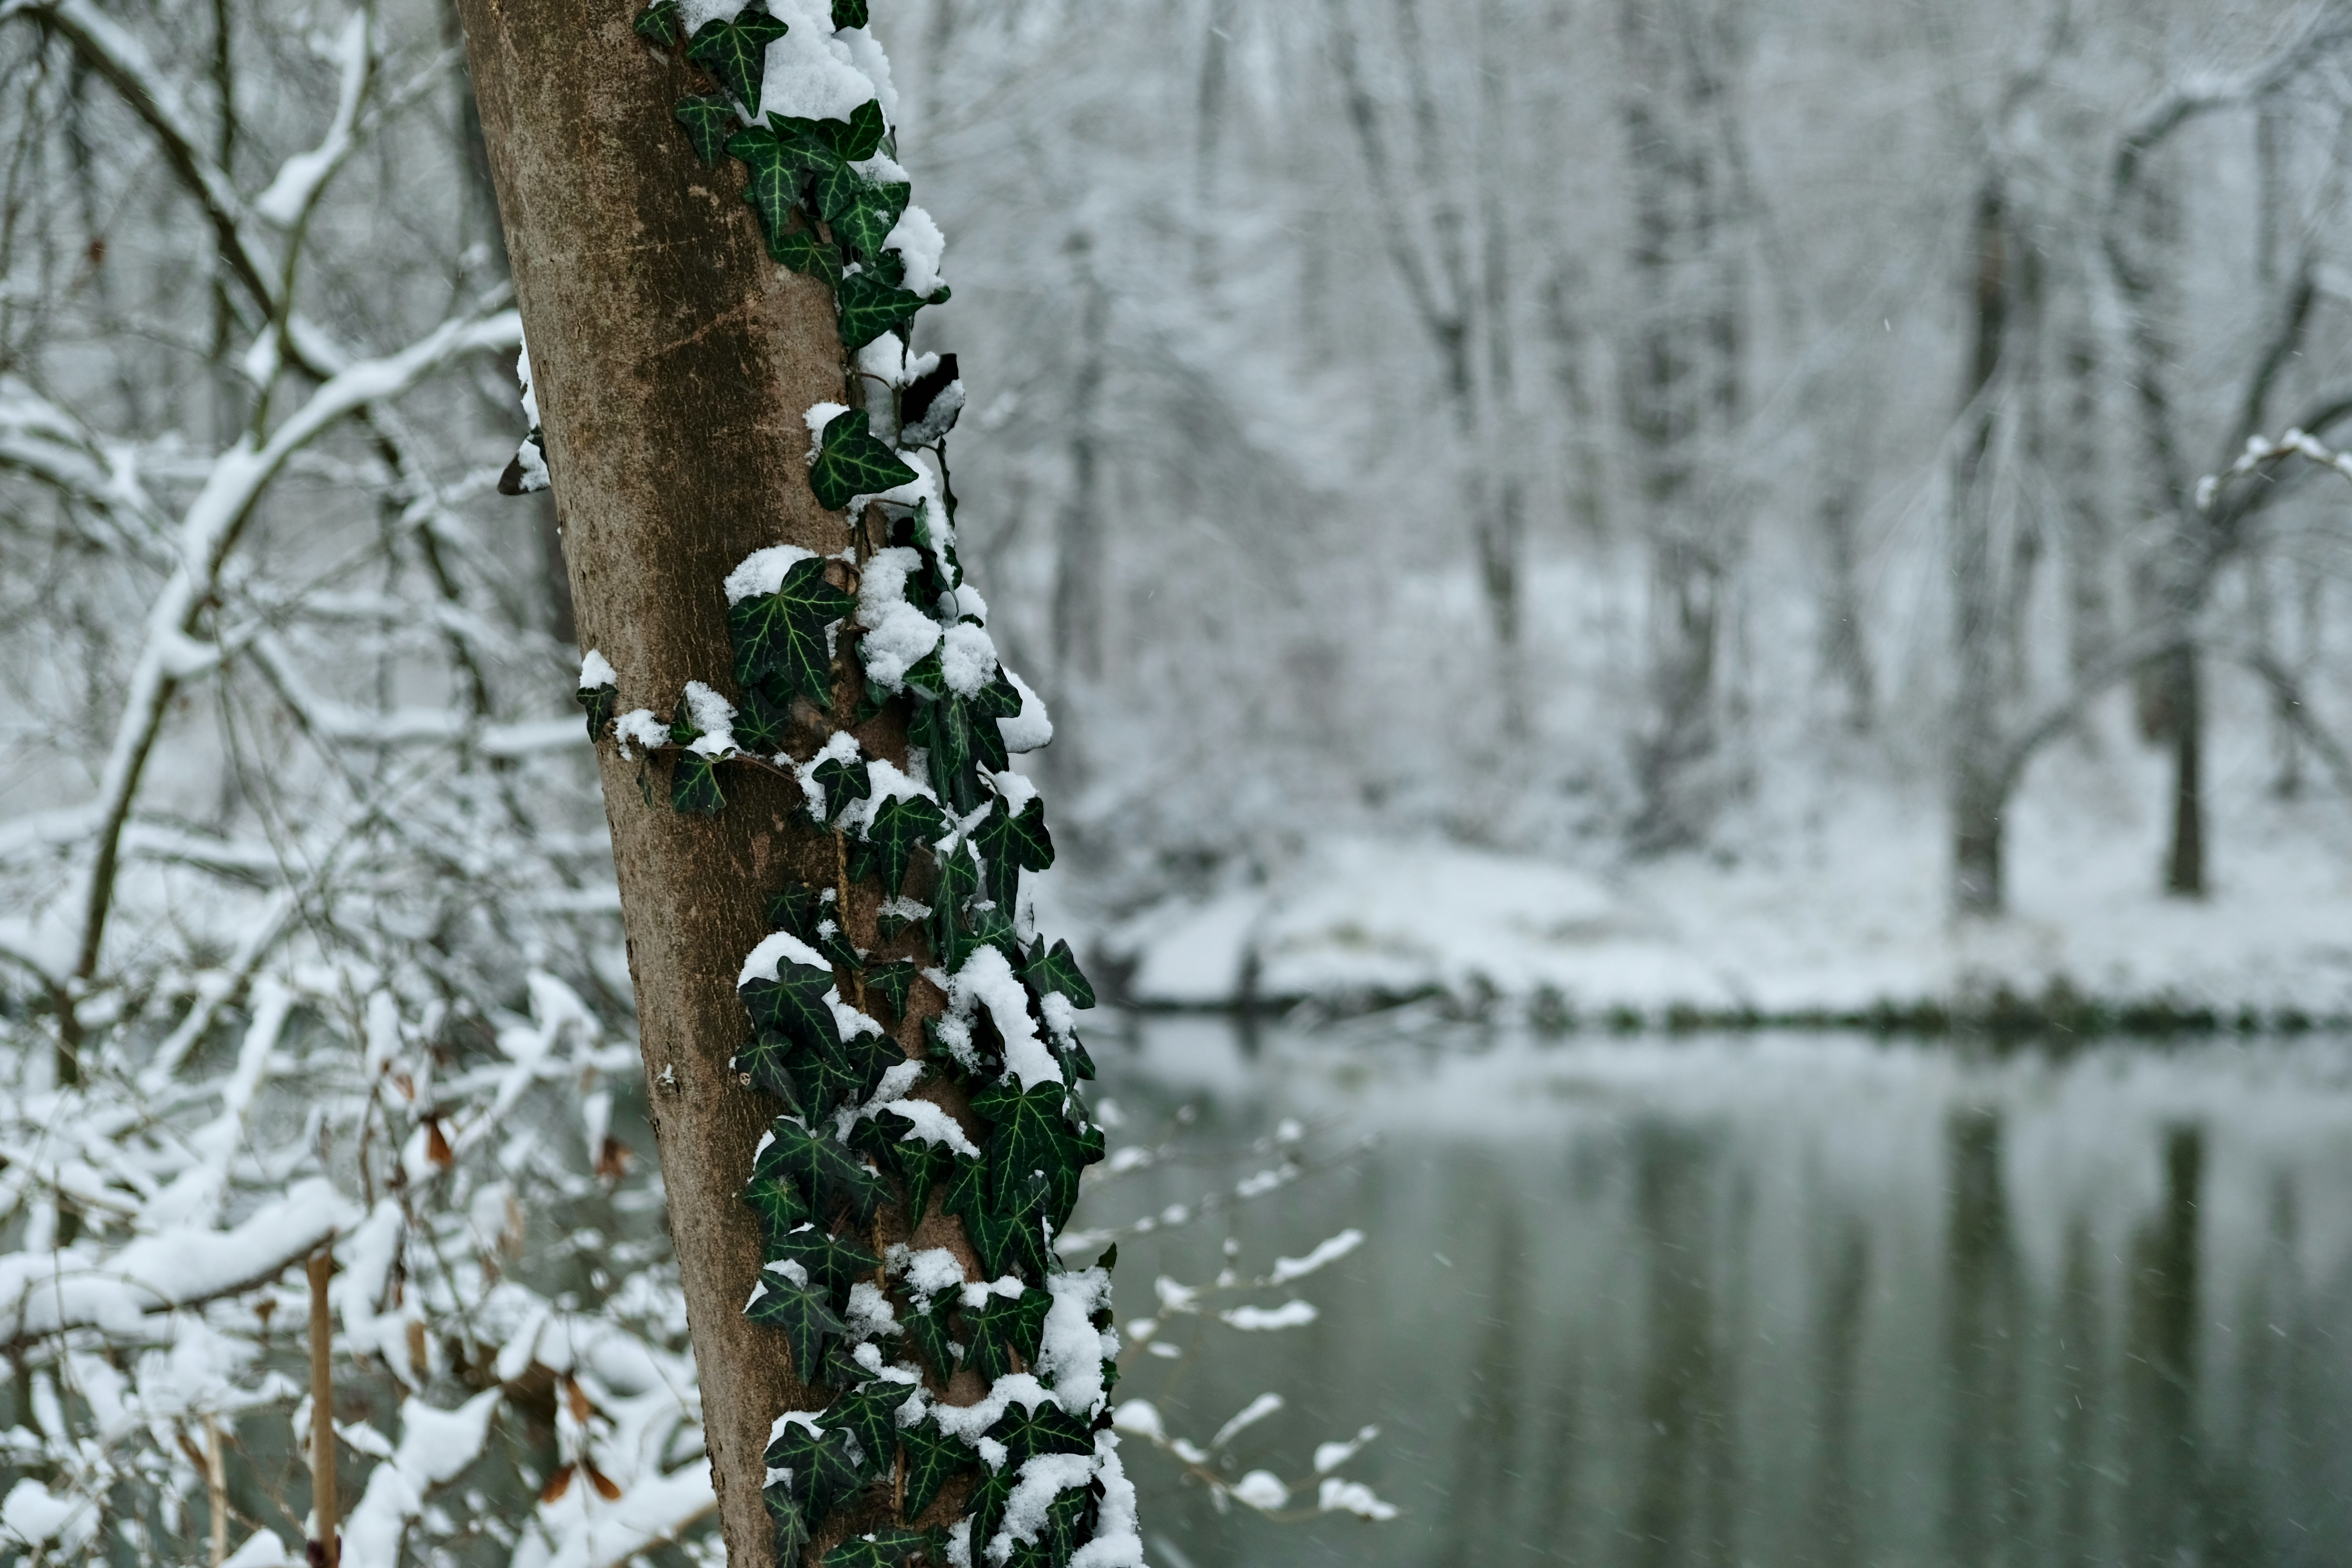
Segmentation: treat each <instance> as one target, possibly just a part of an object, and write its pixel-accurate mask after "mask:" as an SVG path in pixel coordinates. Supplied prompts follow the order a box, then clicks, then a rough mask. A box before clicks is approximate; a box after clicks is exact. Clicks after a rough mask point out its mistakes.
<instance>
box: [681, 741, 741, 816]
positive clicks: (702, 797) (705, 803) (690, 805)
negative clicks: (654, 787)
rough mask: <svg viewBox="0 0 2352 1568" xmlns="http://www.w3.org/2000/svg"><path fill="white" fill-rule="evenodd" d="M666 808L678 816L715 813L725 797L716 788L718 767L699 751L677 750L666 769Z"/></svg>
mask: <svg viewBox="0 0 2352 1568" xmlns="http://www.w3.org/2000/svg"><path fill="white" fill-rule="evenodd" d="M669 804H670V809H671V810H673V811H675V812H677V814H678V815H680V816H718V815H719V807H721V806H723V805H726V804H727V797H726V795H723V794H721V793H720V791H719V769H718V768H717V767H716V766H714V765H713V764H712V763H711V761H710V759H709V757H706V756H704V755H703V754H702V753H701V752H679V753H678V757H677V762H676V763H673V764H672V765H671V767H670V770H669Z"/></svg>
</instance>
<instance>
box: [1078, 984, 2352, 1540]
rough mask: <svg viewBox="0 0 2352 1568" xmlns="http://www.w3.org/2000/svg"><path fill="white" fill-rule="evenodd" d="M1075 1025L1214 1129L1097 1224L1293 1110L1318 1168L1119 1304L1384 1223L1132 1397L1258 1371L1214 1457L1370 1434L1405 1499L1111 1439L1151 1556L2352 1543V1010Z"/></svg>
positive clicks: (1168, 1395)
mask: <svg viewBox="0 0 2352 1568" xmlns="http://www.w3.org/2000/svg"><path fill="white" fill-rule="evenodd" d="M1098 1035H1099V1038H1098V1042H1097V1046H1096V1054H1097V1058H1098V1059H1099V1060H1100V1063H1101V1069H1102V1087H1103V1089H1104V1090H1105V1091H1106V1092H1107V1093H1108V1094H1109V1095H1110V1096H1111V1097H1112V1098H1113V1099H1114V1100H1115V1101H1116V1102H1117V1104H1118V1108H1119V1109H1120V1110H1122V1111H1123V1112H1124V1113H1125V1117H1126V1124H1125V1125H1124V1126H1123V1127H1122V1128H1121V1129H1120V1130H1119V1131H1118V1132H1116V1133H1114V1134H1113V1137H1112V1145H1113V1147H1114V1149H1116V1148H1117V1147H1118V1145H1119V1144H1120V1143H1122V1142H1138V1141H1150V1140H1152V1139H1154V1138H1156V1137H1157V1136H1158V1135H1159V1134H1160V1131H1161V1130H1162V1129H1163V1128H1164V1127H1165V1126H1166V1125H1167V1124H1168V1120H1169V1119H1170V1118H1171V1116H1173V1115H1174V1114H1175V1113H1177V1112H1178V1111H1179V1110H1180V1109H1181V1108H1182V1107H1187V1106H1190V1107H1194V1108H1196V1110H1195V1111H1194V1112H1193V1115H1194V1120H1192V1121H1191V1122H1190V1123H1189V1124H1188V1125H1186V1126H1184V1127H1183V1128H1182V1129H1181V1132H1180V1133H1179V1141H1180V1142H1181V1144H1182V1145H1183V1146H1184V1147H1186V1148H1188V1149H1190V1150H1191V1151H1192V1153H1193V1155H1194V1158H1192V1160H1191V1161H1190V1162H1189V1163H1171V1164H1167V1165H1161V1166H1158V1167H1155V1168H1150V1169H1146V1170H1140V1171H1136V1172H1132V1173H1129V1174H1127V1175H1125V1176H1120V1177H1117V1178H1115V1179H1112V1180H1110V1181H1108V1182H1105V1183H1104V1184H1101V1185H1100V1187H1099V1188H1097V1189H1096V1190H1095V1191H1094V1192H1092V1193H1091V1194H1090V1195H1089V1196H1088V1198H1087V1202H1086V1206H1085V1208H1084V1209H1083V1210H1082V1211H1081V1214H1080V1216H1079V1219H1080V1223H1082V1224H1086V1225H1092V1226H1108V1225H1114V1224H1118V1223H1120V1222H1123V1221H1127V1220H1131V1219H1133V1218H1135V1217H1137V1216H1139V1215H1148V1214H1157V1213H1159V1212H1160V1211H1161V1210H1162V1209H1163V1208H1165V1207H1166V1206H1167V1205H1171V1204H1182V1205H1186V1206H1187V1207H1188V1208H1191V1209H1193V1210H1197V1209H1198V1208H1199V1207H1200V1200H1201V1199H1202V1197H1203V1195H1205V1194H1215V1193H1219V1192H1224V1191H1229V1190H1230V1189H1231V1188H1232V1186H1233V1185H1234V1183H1235V1182H1236V1181H1238V1180H1239V1179H1241V1178H1243V1177H1245V1176H1247V1175H1248V1174H1250V1173H1253V1172H1255V1171H1258V1170H1262V1169H1265V1168H1266V1167H1267V1166H1268V1164H1269V1163H1271V1162H1270V1161H1269V1159H1268V1157H1267V1156H1266V1155H1265V1153H1264V1152H1252V1150H1251V1145H1252V1144H1253V1142H1259V1141H1263V1140H1265V1139H1268V1138H1269V1137H1271V1136H1272V1135H1273V1134H1274V1133H1275V1132H1276V1129H1277V1128H1278V1127H1279V1124H1280V1123H1281V1121H1283V1120H1284V1119H1286V1118H1295V1119H1297V1120H1298V1121H1301V1122H1303V1123H1304V1124H1305V1125H1306V1126H1307V1130H1308V1131H1307V1139H1306V1145H1305V1146H1306V1147H1307V1148H1308V1149H1309V1150H1311V1151H1314V1152H1316V1155H1317V1157H1318V1160H1321V1161H1322V1162H1324V1163H1325V1168H1322V1169H1320V1170H1318V1171H1313V1172H1310V1173H1308V1174H1307V1175H1306V1176H1304V1177H1302V1178H1301V1179H1300V1180H1299V1181H1297V1183H1295V1184H1291V1185H1289V1186H1286V1187H1285V1188H1283V1189H1282V1190H1280V1191H1278V1192H1275V1193H1273V1194H1270V1195H1267V1196H1264V1197H1260V1198H1258V1199H1256V1200H1255V1201H1254V1202H1251V1203H1248V1204H1245V1205H1241V1206H1240V1207H1238V1208H1237V1209H1236V1210H1234V1212H1232V1213H1231V1214H1229V1215H1213V1216H1211V1217H1208V1218H1205V1219H1203V1218H1194V1219H1192V1221H1191V1222H1190V1223H1188V1224H1183V1225H1179V1226H1162V1227H1160V1228H1158V1229H1155V1230H1154V1231H1153V1232H1151V1233H1150V1234H1148V1235H1144V1236H1140V1237H1134V1236H1130V1237H1129V1238H1128V1239H1126V1240H1124V1241H1123V1242H1122V1243H1121V1246H1120V1254H1121V1262H1120V1264H1119V1267H1118V1287H1119V1298H1120V1316H1121V1318H1122V1319H1123V1320H1125V1319H1130V1318H1133V1317H1134V1316H1136V1315H1138V1314H1139V1313H1142V1312H1145V1311H1148V1310H1150V1307H1151V1305H1152V1300H1153V1298H1152V1280H1153V1279H1154V1277H1155V1276H1156V1275H1159V1274H1161V1273H1166V1274H1169V1275H1172V1276H1174V1277H1176V1278H1177V1279H1181V1280H1184V1281H1187V1282H1194V1283H1197V1282H1200V1281H1202V1280H1204V1279H1208V1278H1210V1277H1212V1276H1213V1275H1214V1274H1215V1273H1216V1272H1217V1269H1218V1268H1219V1267H1220V1264H1221V1248H1222V1244H1223V1242H1224V1240H1225V1238H1226V1237H1228V1236H1231V1237H1233V1238H1234V1240H1236V1241H1237V1242H1238V1243H1239V1244H1240V1250H1239V1255H1238V1259H1237V1261H1238V1264H1239V1267H1240V1268H1242V1269H1243V1270H1244V1271H1248V1272H1258V1271H1263V1269H1264V1268H1265V1267H1266V1266H1267V1265H1268V1264H1270V1262H1271V1260H1272V1259H1273V1258H1275V1257H1276V1256H1277V1255H1284V1254H1286V1255H1290V1256H1297V1255H1299V1254H1302V1253H1304V1252H1305V1251H1307V1249H1308V1248H1309V1247H1312V1246H1313V1245H1314V1244H1315V1243H1316V1242H1318V1241H1319V1240H1321V1239H1322V1238H1324V1237H1328V1236H1329V1235H1331V1234H1333V1233H1335V1232H1338V1231H1340V1230H1342V1229H1344V1228H1347V1227H1349V1226H1356V1227H1360V1228H1361V1229H1362V1230H1363V1231H1364V1232H1365V1233H1366V1235H1367V1237H1368V1239H1367V1241H1366V1242H1365V1244H1364V1245H1363V1246H1362V1247H1360V1249H1358V1250H1357V1251H1356V1252H1354V1253H1353V1254H1352V1255H1350V1256H1349V1257H1348V1258H1345V1259H1343V1260H1342V1261H1340V1262H1339V1263H1338V1264H1335V1265H1334V1266H1332V1267H1331V1268H1328V1269H1327V1270H1325V1271H1324V1272H1323V1273H1321V1274H1319V1275H1317V1276H1315V1277H1313V1278H1311V1279H1306V1280H1303V1281H1301V1282H1299V1283H1298V1284H1297V1286H1296V1287H1293V1288H1291V1289H1277V1290H1273V1291H1265V1292H1260V1293H1258V1294H1257V1295H1255V1297H1250V1298H1244V1299H1248V1300H1258V1301H1262V1302H1265V1303H1267V1304H1274V1303H1278V1302H1280V1301H1282V1300H1286V1299H1287V1298H1289V1297H1291V1296H1294V1295H1296V1296H1299V1297H1303V1298H1305V1299H1307V1300H1311V1301H1313V1302H1315V1303H1317V1304H1318V1306H1319V1307H1320V1308H1321V1309H1322V1315H1321V1318H1320V1320H1319V1321H1317V1322H1316V1323H1314V1324H1313V1325H1312V1326H1310V1327H1307V1328H1306V1329H1303V1330H1297V1331H1288V1332H1280V1333H1257V1334H1244V1333H1237V1332H1234V1331H1231V1330H1228V1329H1225V1328H1223V1326H1222V1325H1217V1324H1207V1325H1205V1326H1203V1327H1202V1329H1201V1330H1200V1331H1199V1334H1198V1341H1197V1342H1198V1344H1199V1347H1200V1349H1199V1351H1198V1352H1196V1353H1194V1354H1192V1355H1189V1356H1187V1357H1186V1358H1184V1359H1182V1360H1181V1361H1178V1360H1165V1361H1162V1360H1155V1359H1150V1358H1146V1359H1144V1360H1142V1361H1140V1362H1139V1363H1137V1364H1135V1365H1134V1367H1133V1370H1132V1371H1131V1373H1130V1375H1129V1380H1128V1382H1127V1383H1126V1384H1123V1385H1122V1387H1121V1389H1120V1391H1119V1392H1120V1394H1122V1395H1141V1396H1144V1397H1148V1398H1150V1399H1151V1400H1152V1402H1153V1403H1154V1404H1155V1405H1158V1406H1159V1407H1160V1409H1161V1410H1162V1411H1163V1412H1164V1413H1165V1414H1166V1417H1167V1423H1168V1426H1169V1427H1170V1429H1171V1431H1172V1432H1179V1433H1181V1434H1183V1435H1185V1436H1190V1437H1192V1438H1193V1439H1194V1440H1195V1441H1198V1442H1202V1443H1205V1442H1206V1441H1207V1439H1208V1436H1209V1434H1211V1433H1212V1432H1213V1431H1214V1430H1215V1429H1216V1427H1217V1426H1219V1425H1221V1424H1222V1423H1223V1422H1224V1421H1225V1420H1226V1418H1227V1417H1229V1416H1231V1415H1234V1413H1235V1412H1237V1411H1239V1410H1240V1409H1241V1408H1242V1407H1243V1406H1244V1405H1246V1404H1247V1403H1248V1402H1249V1401H1250V1400H1251V1399H1253V1398H1254V1397H1255V1396H1256V1395H1258V1394H1262V1393H1265V1392H1268V1391H1271V1392H1275V1393H1278V1394H1282V1395H1283V1396H1284V1398H1285V1399H1286V1402H1287V1404H1286V1408H1285V1409H1284V1410H1282V1411H1281V1412H1280V1413H1279V1414H1277V1415H1274V1416H1273V1417H1271V1418H1269V1419H1266V1420H1265V1421H1263V1422H1260V1423H1258V1424H1256V1425H1255V1426H1251V1427H1249V1429H1248V1430H1247V1431H1246V1432H1244V1434H1243V1435H1242V1436H1240V1437H1238V1438H1237V1439H1236V1440H1235V1441H1234V1444H1233V1445H1232V1452H1231V1453H1230V1454H1226V1455H1222V1456H1220V1457H1219V1458H1218V1460H1217V1461H1216V1463H1217V1466H1218V1468H1219V1469H1220V1472H1221V1473H1223V1474H1225V1475H1227V1476H1228V1477H1229V1478H1238V1477H1239V1476H1240V1475H1242V1474H1243V1473H1244V1472H1246V1471H1248V1470H1251V1469H1256V1468H1265V1469H1267V1470H1269V1471H1272V1472H1273V1473H1275V1474H1276V1475H1277V1476H1278V1477H1280V1478H1281V1479H1285V1480H1286V1481H1292V1482H1297V1481H1298V1480H1301V1479H1307V1477H1308V1472H1309V1468H1310V1467H1309V1458H1308V1457H1309V1455H1310V1454H1311V1452H1312V1449H1313V1447H1314V1446H1315V1445H1316V1444H1318V1443H1319V1442H1324V1441H1328V1440H1331V1439H1335V1438H1340V1437H1345V1436H1349V1435H1350V1434H1352V1433H1353V1432H1354V1431H1355V1430H1356V1429H1357V1428H1358V1427H1359V1426H1362V1425H1364V1424H1366V1423H1377V1424H1378V1425H1379V1426H1381V1428H1382V1436H1381V1438H1380V1439H1379V1440H1378V1441H1377V1442H1376V1443H1374V1444H1373V1445H1372V1446H1371V1447H1370V1448H1368V1449H1367V1450H1366V1451H1365V1453H1364V1455H1363V1456H1362V1457H1361V1458H1359V1459H1357V1460H1355V1461H1354V1462H1353V1463H1351V1464H1350V1465H1349V1466H1348V1467H1346V1468H1345V1470H1344V1471H1343V1472H1342V1473H1344V1474H1347V1475H1349V1476H1353V1477H1356V1478H1359V1479H1362V1480H1365V1481H1367V1482H1369V1483H1370V1485H1371V1486H1372V1487H1373V1489H1375V1490H1376V1491H1378V1492H1379V1493H1380V1495H1381V1496H1382V1497H1383V1498H1385V1499H1387V1500H1390V1501H1391V1502H1393V1503H1395V1504H1397V1505H1399V1506H1400V1507H1401V1508H1402V1509H1403V1510H1404V1514H1403V1517H1402V1518H1400V1519H1398V1520H1397V1521H1393V1522H1391V1523H1387V1524H1382V1525H1372V1524H1366V1523H1362V1522H1360V1521H1354V1520H1349V1519H1339V1518H1330V1517H1325V1518H1320V1519H1315V1520H1310V1521H1305V1522H1299V1523H1290V1524H1276V1523H1270V1522H1268V1521H1265V1520H1264V1519H1262V1518H1259V1517H1256V1516H1254V1515H1250V1514H1248V1513H1246V1512H1245V1510H1238V1509H1236V1510H1232V1511H1230V1512H1227V1513H1223V1514H1220V1513H1219V1512H1218V1510H1215V1509H1213V1507H1211V1506H1210V1501H1209V1499H1208V1496H1207V1493H1206V1491H1205V1490H1204V1489H1202V1487H1200V1486H1199V1485H1197V1484H1193V1483H1188V1482H1185V1481H1183V1480H1181V1479H1180V1476H1179V1472H1178V1468H1177V1467H1176V1466H1175V1465H1173V1464H1172V1463H1171V1462H1168V1461H1166V1460H1164V1459H1162V1458H1155V1457H1152V1456H1150V1455H1148V1454H1146V1453H1142V1452H1136V1451H1134V1450H1135V1449H1136V1448H1137V1447H1138V1445H1136V1444H1135V1443H1133V1442H1132V1441H1131V1442H1130V1443H1129V1449H1130V1456H1131V1457H1130V1460H1129V1469H1130V1471H1131V1472H1132V1473H1134V1474H1135V1476H1136V1477H1137V1479H1138V1481H1139V1484H1140V1485H1141V1486H1142V1488H1143V1490H1144V1501H1145V1506H1146V1508H1147V1510H1149V1511H1148V1512H1147V1514H1146V1525H1147V1531H1146V1534H1147V1540H1148V1541H1149V1542H1150V1545H1151V1548H1152V1555H1153V1560H1154V1563H1155V1564H1157V1565H1158V1568H1224V1565H1226V1564H1244V1563H1246V1564H1251V1565H1253V1568H1256V1565H1266V1568H1274V1565H1279V1564H1285V1563H1332V1562H1347V1563H1363V1564H1368V1565H1375V1568H1377V1565H1382V1564H1391V1563H1394V1564H1427V1565H1430V1568H1456V1565H1462V1568H1466V1565H1469V1564H1474V1563H1588V1564H1595V1565H1599V1564H1610V1565H1617V1564H1622V1565H1625V1568H1670V1565H1679V1564H1686V1563H1687V1564H1701V1563H1705V1564H1727V1565H1729V1564H1787V1565H1790V1568H1795V1565H1806V1568H1813V1565H1820V1568H1842V1565H1848V1564H1853V1565H1861V1564H1917V1565H1921V1568H1928V1565H1938V1568H1940V1565H1947V1564H1948V1565H1951V1568H1977V1565H1979V1564H1987V1565H1990V1564H2002V1565H2026V1564H2035V1565H2039V1564H2052V1565H2055V1564H2088V1563H2102V1564H2107V1563H2116V1564H2133V1565H2138V1564H2165V1565H2174V1564H2224V1563H2230V1564H2314V1565H2316V1564H2344V1563H2352V1040H2346V1039H2342V1038H2326V1039H2316V1038H2306V1039H2303V1040H2299V1041H2294V1042H2282V1043H2265V1042H2252V1043H2250V1042H2245V1041H2240V1040H2235V1039H2230V1040H2216V1041H2212V1042H2210V1043H2205V1044H2199V1045H2192V1046H2186V1047H2184V1046H2180V1045H2177V1044H2176V1045H2170V1046H2166V1047H2152V1046H2151V1047H2132V1046H2126V1045H2114V1046H2100V1047H2095V1048H2090V1049H2084V1050H2078V1051H2074V1052H2072V1053H2069V1054H2066V1055H2063V1056H2057V1055H2049V1054H2042V1053H2023V1054H2010V1055H2006V1056H1999V1057H1996V1056H1992V1055H1989V1054H1972V1053H1969V1052H1968V1051H1965V1050H1962V1049H1959V1048H1957V1047H1941V1046H1937V1047H1929V1046H1907V1045H1886V1044H1881V1043H1877V1042H1874V1041H1870V1040H1867V1039H1861V1038H1856V1037H1836V1036H1795V1035H1764V1036H1755V1037H1738V1038H1710V1037H1696V1038H1683V1039H1675V1040H1621V1039H1603V1038H1571V1039H1570V1040H1567V1041H1563V1042H1559V1043H1552V1044H1546V1043H1541V1042H1538V1041H1533V1040H1527V1039H1516V1040H1494V1039H1490V1038H1483V1037H1475V1036H1461V1037H1446V1038H1444V1039H1441V1040H1437V1041H1432V1040H1430V1039H1421V1040H1407V1039H1405V1038H1402V1037H1401V1036H1399V1035H1395V1034H1389V1033H1384V1032H1383V1031H1382V1030H1381V1029H1379V1028H1370V1029H1366V1028H1358V1029H1356V1030H1355V1031H1353V1032H1352V1033H1350V1034H1349V1035H1348V1036H1347V1037H1345V1038H1344V1039H1335V1038H1332V1037H1315V1036H1307V1035H1294V1034H1286V1033H1283V1032H1280V1031H1275V1032H1270V1033H1265V1034H1262V1035H1257V1036H1255V1037H1250V1038H1247V1039H1244V1037H1240V1036H1237V1034H1236V1033H1235V1032H1234V1030H1233V1029H1231V1028H1230V1027H1228V1026H1224V1025H1223V1024H1221V1023H1211V1022H1200V1021H1190V1020H1175V1021H1155V1022H1150V1023H1147V1024H1146V1025H1144V1026H1142V1027H1141V1028H1140V1029H1139V1031H1138V1032H1137V1033H1136V1034H1135V1035H1134V1036H1133V1037H1132V1038H1131V1039H1130V1040H1129V1042H1128V1043H1125V1044H1122V1043H1120V1042H1119V1041H1118V1039H1117V1038H1116V1037H1114V1036H1112V1035H1110V1034H1109V1033H1108V1032H1104V1031H1098ZM1366 1138H1372V1139H1376V1140H1377V1142H1376V1143H1375V1144H1374V1145H1373V1146H1371V1147H1370V1148H1369V1149H1362V1150H1360V1151H1358V1152H1353V1153H1349V1152H1348V1151H1349V1148H1350V1146H1351V1145H1354V1144H1355V1143H1357V1142H1359V1141H1360V1140H1363V1139H1366ZM1171 1337H1172V1338H1174V1339H1175V1340H1176V1342H1181V1343H1187V1344H1189V1343H1192V1342H1193V1338H1192V1328H1191V1326H1190V1325H1189V1324H1188V1325H1186V1326H1185V1328H1184V1329H1183V1331H1181V1333H1180V1334H1178V1335H1176V1336H1171ZM1307 1492H1308V1494H1309V1495H1311V1493H1312V1487H1311V1486H1310V1487H1309V1488H1308V1489H1307Z"/></svg>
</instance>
